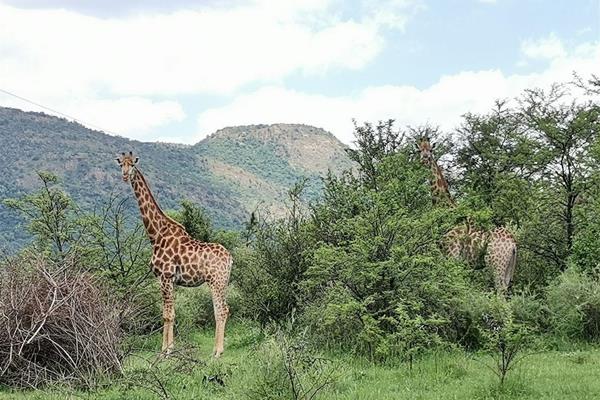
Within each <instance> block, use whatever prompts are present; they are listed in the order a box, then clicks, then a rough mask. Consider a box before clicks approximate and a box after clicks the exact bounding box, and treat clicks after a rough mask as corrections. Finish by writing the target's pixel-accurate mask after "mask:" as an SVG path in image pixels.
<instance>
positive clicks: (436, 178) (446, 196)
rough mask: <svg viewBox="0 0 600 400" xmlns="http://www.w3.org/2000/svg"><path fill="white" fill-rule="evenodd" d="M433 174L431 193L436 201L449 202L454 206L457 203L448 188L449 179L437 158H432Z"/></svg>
mask: <svg viewBox="0 0 600 400" xmlns="http://www.w3.org/2000/svg"><path fill="white" fill-rule="evenodd" d="M431 174H432V175H433V178H432V180H431V194H432V197H433V201H434V202H435V203H442V202H444V203H447V204H448V205H449V206H451V207H454V206H456V203H455V202H454V199H453V198H452V195H451V194H450V190H449V189H448V181H446V178H445V177H444V172H443V171H442V169H441V168H440V166H439V165H438V164H437V162H436V161H435V160H431Z"/></svg>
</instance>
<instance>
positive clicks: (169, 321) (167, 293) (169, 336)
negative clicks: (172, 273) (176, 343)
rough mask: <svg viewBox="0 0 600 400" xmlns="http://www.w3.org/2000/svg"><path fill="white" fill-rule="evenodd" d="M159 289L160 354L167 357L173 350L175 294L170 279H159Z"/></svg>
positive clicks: (171, 279)
mask: <svg viewBox="0 0 600 400" xmlns="http://www.w3.org/2000/svg"><path fill="white" fill-rule="evenodd" d="M160 289H161V294H162V298H163V342H162V349H161V352H162V353H163V354H164V355H168V354H169V353H170V352H171V350H172V349H173V340H174V338H173V325H174V323H175V293H174V288H173V278H172V277H164V276H163V277H161V279H160Z"/></svg>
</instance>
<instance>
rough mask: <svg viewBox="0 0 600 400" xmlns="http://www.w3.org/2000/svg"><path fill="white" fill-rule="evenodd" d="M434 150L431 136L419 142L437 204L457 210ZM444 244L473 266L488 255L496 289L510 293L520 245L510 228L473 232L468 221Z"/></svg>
mask: <svg viewBox="0 0 600 400" xmlns="http://www.w3.org/2000/svg"><path fill="white" fill-rule="evenodd" d="M434 147H435V144H433V145H432V144H431V143H430V141H429V138H427V137H422V138H420V139H419V140H418V141H417V148H418V150H419V153H420V155H421V162H422V163H423V164H425V165H427V166H429V168H431V173H432V179H431V194H432V200H433V202H434V204H446V205H448V206H450V207H452V208H454V207H456V202H455V201H454V199H453V198H452V195H451V194H450V191H449V190H448V181H446V178H445V177H444V173H443V171H442V169H441V168H440V166H439V165H438V163H437V161H436V160H435V157H434V156H433V149H434ZM443 245H444V249H445V250H446V253H447V254H448V255H449V256H451V257H454V258H459V259H463V260H465V261H467V262H469V263H470V264H473V263H474V262H475V261H477V259H478V256H479V255H480V254H482V253H483V252H485V257H484V261H485V264H486V265H488V266H489V267H491V268H492V270H493V271H494V278H495V285H496V289H497V290H499V291H502V292H506V291H507V290H508V287H509V286H510V282H511V280H512V277H513V275H514V272H515V265H516V262H517V242H516V241H515V239H514V237H513V235H512V234H511V233H510V232H509V231H508V229H506V228H505V227H497V228H495V229H493V230H491V231H484V230H481V229H473V226H472V223H471V222H470V220H467V222H466V224H465V225H459V226H456V227H454V228H453V229H451V230H450V231H449V232H448V233H446V234H445V235H444V240H443Z"/></svg>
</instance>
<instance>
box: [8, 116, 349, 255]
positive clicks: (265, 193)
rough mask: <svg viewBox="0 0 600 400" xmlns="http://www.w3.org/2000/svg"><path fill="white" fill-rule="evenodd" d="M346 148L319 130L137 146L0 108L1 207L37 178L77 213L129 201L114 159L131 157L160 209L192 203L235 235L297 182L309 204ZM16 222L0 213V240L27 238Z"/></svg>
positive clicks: (270, 128) (253, 131)
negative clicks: (305, 181) (119, 196)
mask: <svg viewBox="0 0 600 400" xmlns="http://www.w3.org/2000/svg"><path fill="white" fill-rule="evenodd" d="M344 148H345V146H344V145H343V144H342V143H341V142H339V141H338V140H337V139H336V138H335V137H334V136H333V135H332V134H330V133H328V132H326V131H324V130H323V129H320V128H315V127H312V126H308V125H298V124H273V125H250V126H237V127H230V128H224V129H221V130H219V131H217V132H215V133H214V134H212V135H210V136H209V137H207V138H206V139H204V140H202V141H201V142H199V143H197V144H195V145H193V146H186V145H179V144H169V143H145V142H139V141H135V140H129V139H126V138H123V137H118V136H111V135H107V134H105V133H103V132H99V131H94V130H91V129H88V128H86V127H84V126H82V125H80V124H77V123H73V122H69V121H67V120H65V119H62V118H57V117H54V116H50V115H46V114H43V113H35V112H24V111H21V110H17V109H12V108H3V107H0V151H1V152H0V199H5V198H12V197H17V196H20V195H22V194H25V193H28V192H31V191H33V190H36V189H37V188H39V184H40V183H39V181H38V179H37V177H36V175H35V172H36V171H38V170H43V171H50V172H53V173H54V174H56V175H58V176H59V177H60V179H61V186H62V187H63V188H64V189H65V191H66V192H67V193H69V194H70V195H71V197H72V198H73V199H74V200H75V201H76V202H77V203H78V204H79V205H80V206H82V207H83V208H85V209H91V208H93V207H94V205H95V204H99V203H101V202H102V201H103V200H105V199H106V198H107V197H108V196H109V194H110V193H111V192H118V193H125V194H130V195H131V196H133V194H132V192H131V188H129V187H128V185H125V184H124V183H123V182H122V180H121V179H120V169H119V167H118V165H116V163H115V161H114V158H115V157H116V156H117V155H118V154H120V153H121V152H123V151H133V152H134V153H135V154H136V155H138V156H139V157H140V164H139V165H140V169H141V170H142V171H143V173H144V175H145V176H146V177H147V178H148V180H149V182H150V185H151V188H152V190H153V191H154V193H155V195H156V197H157V198H158V201H159V203H160V204H161V206H162V207H163V208H164V209H170V208H176V207H177V206H178V204H179V202H180V201H181V200H183V199H190V200H192V201H194V202H197V203H198V204H200V205H202V206H203V207H204V208H205V209H206V210H207V212H208V213H209V215H210V216H211V217H212V219H213V221H214V223H215V225H217V226H219V227H222V228H236V227H239V226H241V224H242V223H243V222H244V221H246V220H247V219H248V216H249V214H250V212H251V211H253V210H254V209H255V208H256V207H257V206H261V207H264V208H267V209H269V210H270V211H271V212H273V213H274V214H278V213H281V212H282V210H283V207H284V201H285V198H286V197H285V196H286V193H287V190H288V189H289V188H290V187H291V186H292V185H293V184H294V183H295V182H296V181H297V180H298V179H300V178H301V177H307V178H309V186H308V189H307V191H308V195H309V196H313V197H314V196H317V195H318V193H319V191H320V179H319V177H320V176H323V175H324V174H325V173H326V172H327V170H328V169H331V170H332V171H334V172H339V171H341V170H343V169H347V168H349V167H350V165H351V162H350V160H349V159H348V157H347V155H346V153H345V151H344ZM19 222H20V221H19V219H18V218H17V216H16V215H15V213H14V212H13V211H12V210H8V209H7V208H6V207H5V206H3V205H0V238H4V240H5V241H14V242H19V243H21V242H22V241H23V240H24V239H25V238H26V235H25V234H23V233H22V232H21V231H20V230H19V227H18V225H19ZM9 247H13V246H11V245H10V244H9Z"/></svg>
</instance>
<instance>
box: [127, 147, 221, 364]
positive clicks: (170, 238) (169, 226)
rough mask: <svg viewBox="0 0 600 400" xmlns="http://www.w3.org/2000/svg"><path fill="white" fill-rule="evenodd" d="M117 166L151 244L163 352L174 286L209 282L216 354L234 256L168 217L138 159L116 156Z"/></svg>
mask: <svg viewBox="0 0 600 400" xmlns="http://www.w3.org/2000/svg"><path fill="white" fill-rule="evenodd" d="M116 160H117V162H118V163H119V165H120V166H121V172H122V174H123V181H125V182H127V181H129V182H131V187H132V188H133V192H134V194H135V197H136V199H137V202H138V206H139V208H140V213H141V215H142V222H143V223H144V227H145V229H146V233H147V234H148V238H149V239H150V243H151V244H152V260H151V263H150V264H151V268H152V272H153V273H154V275H155V276H156V277H157V278H158V280H159V282H160V289H161V294H162V298H163V342H162V352H163V353H164V354H169V353H170V352H171V350H172V349H173V343H174V338H173V325H174V323H175V292H174V286H176V285H179V286H200V285H202V284H203V283H204V282H206V283H207V284H208V286H209V287H210V290H211V292H212V300H213V308H214V313H215V325H216V328H215V349H214V355H215V357H219V356H220V355H221V353H223V342H224V335H225V323H226V322H227V317H228V315H229V308H228V307H227V303H226V300H225V294H226V290H227V285H228V283H229V275H230V272H231V265H232V263H233V259H232V257H231V255H230V254H229V252H228V251H227V249H225V247H223V246H221V245H220V244H216V243H204V242H200V241H197V240H194V239H192V238H191V237H190V235H188V233H187V232H186V231H185V228H184V227H183V226H182V225H181V224H179V223H178V222H176V221H175V220H173V219H172V218H169V217H168V216H167V215H166V214H165V213H164V212H163V211H162V210H161V209H160V207H159V205H158V203H157V202H156V200H155V199H154V196H153V195H152V192H151V191H150V188H149V187H148V184H147V182H146V179H145V178H144V176H143V175H142V173H141V172H140V170H139V169H138V168H137V163H138V160H139V158H138V157H135V158H134V157H133V154H132V153H131V152H129V154H125V153H122V155H121V157H119V158H117V159H116Z"/></svg>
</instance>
